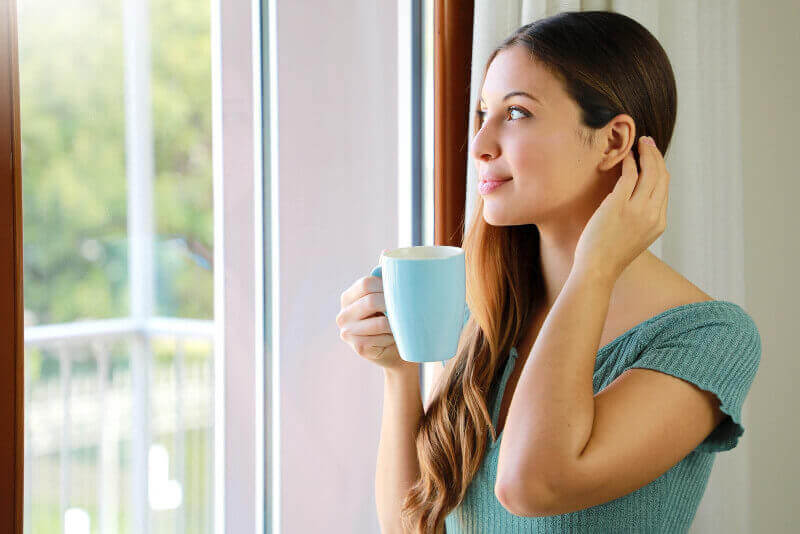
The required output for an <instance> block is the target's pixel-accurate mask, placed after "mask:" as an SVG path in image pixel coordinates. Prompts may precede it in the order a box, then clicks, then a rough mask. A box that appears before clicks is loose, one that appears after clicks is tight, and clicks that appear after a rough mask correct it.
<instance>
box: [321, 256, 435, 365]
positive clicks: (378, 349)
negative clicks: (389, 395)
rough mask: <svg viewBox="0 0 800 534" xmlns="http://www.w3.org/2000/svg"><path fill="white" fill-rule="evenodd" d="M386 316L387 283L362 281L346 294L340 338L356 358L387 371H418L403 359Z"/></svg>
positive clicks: (367, 278) (377, 279)
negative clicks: (385, 288) (384, 286)
mask: <svg viewBox="0 0 800 534" xmlns="http://www.w3.org/2000/svg"><path fill="white" fill-rule="evenodd" d="M387 250H389V249H383V252H386V251H387ZM385 313H386V301H385V300H384V298H383V280H382V279H381V278H380V277H379V276H364V277H361V278H359V279H358V280H356V281H355V282H354V283H353V285H351V286H350V287H349V288H347V290H345V292H344V293H342V297H341V311H339V314H338V315H337V316H336V325H337V326H338V327H339V337H340V338H341V339H342V341H344V342H346V343H347V344H348V345H350V346H351V347H352V348H353V350H354V351H355V352H356V354H358V355H359V356H361V357H362V358H364V359H366V360H369V361H370V362H372V363H375V364H378V365H380V366H381V367H383V368H384V369H386V370H391V371H394V370H412V371H414V370H417V371H418V370H419V364H418V363H416V362H407V361H406V360H404V359H402V358H401V357H400V353H399V352H398V351H397V345H396V344H395V340H394V335H392V330H391V328H390V327H389V319H388V318H387V317H386V315H385Z"/></svg>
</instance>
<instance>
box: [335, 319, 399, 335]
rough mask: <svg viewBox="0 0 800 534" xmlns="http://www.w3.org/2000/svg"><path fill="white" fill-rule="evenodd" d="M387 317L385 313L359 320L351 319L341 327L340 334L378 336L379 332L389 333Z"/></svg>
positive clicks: (390, 331)
mask: <svg viewBox="0 0 800 534" xmlns="http://www.w3.org/2000/svg"><path fill="white" fill-rule="evenodd" d="M391 333H392V329H391V328H390V327H389V319H388V318H387V317H386V316H385V315H378V316H377V317H369V318H367V319H361V320H360V321H352V322H351V323H349V324H347V325H346V326H345V327H344V328H342V332H341V336H342V339H344V337H345V336H378V335H381V334H391Z"/></svg>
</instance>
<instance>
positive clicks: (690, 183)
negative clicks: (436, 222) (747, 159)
mask: <svg viewBox="0 0 800 534" xmlns="http://www.w3.org/2000/svg"><path fill="white" fill-rule="evenodd" d="M589 10H606V11H614V12H617V13H622V14H624V15H627V16H629V17H631V18H633V19H635V20H637V21H638V22H639V23H640V24H642V25H643V26H645V27H646V28H647V29H648V30H649V31H650V32H651V33H652V34H653V35H654V36H655V37H656V38H657V39H658V40H659V42H660V43H661V45H662V46H663V47H664V49H665V50H666V52H667V55H668V56H669V59H670V62H671V63H672V68H673V71H674V73H675V78H676V83H677V87H678V114H677V122H676V125H675V130H674V133H673V138H672V141H671V143H670V147H669V150H668V152H667V154H666V163H667V168H668V169H669V171H670V175H671V177H672V178H671V182H670V200H669V210H668V221H667V228H666V231H665V232H664V234H663V235H662V236H661V237H660V238H659V239H658V240H657V241H656V242H655V243H653V245H652V246H651V247H650V251H651V252H652V253H653V254H656V255H657V256H659V257H660V258H661V259H662V260H664V261H665V262H666V263H668V264H669V265H670V266H672V268H674V269H675V270H677V271H678V272H680V273H681V274H682V275H683V276H685V277H686V278H688V279H689V280H690V281H692V282H693V283H694V284H696V285H697V286H698V287H700V288H701V289H703V290H704V291H705V292H707V293H709V294H710V295H711V296H712V297H714V298H717V299H724V300H730V301H732V302H736V303H737V304H739V305H740V306H742V307H744V296H745V288H744V228H743V222H742V221H743V206H742V161H741V130H740V128H741V126H740V124H741V117H740V115H739V85H738V84H739V70H738V69H739V26H738V25H739V20H738V1H726V0H703V1H702V2H700V0H663V1H658V0H648V1H638V0H600V1H598V0H595V1H586V0H584V1H580V0H573V1H560V2H555V1H552V0H551V1H548V0H476V2H475V16H474V34H473V46H472V61H473V63H472V65H473V68H472V76H471V81H472V84H471V95H470V102H469V104H470V111H471V110H472V109H473V107H474V105H475V102H476V99H477V91H478V84H479V83H480V81H481V75H482V72H483V67H484V65H485V63H486V60H487V58H488V57H489V54H490V53H491V51H492V50H493V49H494V47H495V46H497V45H498V44H499V43H500V42H501V41H502V40H503V39H504V38H505V37H506V36H508V35H509V34H510V33H512V32H513V31H514V30H515V29H517V28H518V27H519V26H522V25H524V24H527V23H529V22H532V21H534V20H537V19H539V18H543V17H546V16H550V15H554V14H556V13H558V12H561V11H589ZM472 115H473V114H472V113H470V120H473V119H474V117H473V116H472ZM471 131H472V128H471V125H470V132H471ZM467 169H468V173H467V180H468V182H467V206H466V209H467V217H466V219H467V224H469V220H470V217H469V215H470V214H471V212H472V210H473V209H474V204H475V199H476V180H477V177H476V176H475V165H474V162H473V161H472V160H471V158H470V161H469V162H468V165H467ZM748 412H749V411H748V409H747V403H745V405H744V407H743V421H744V427H745V428H747V426H748V425H747V421H748ZM747 438H748V434H747V432H745V434H744V435H743V436H742V439H741V440H740V441H739V445H738V446H737V447H736V448H735V449H733V450H731V451H726V452H723V453H719V454H717V458H716V461H715V464H714V468H713V471H712V473H711V479H710V480H709V483H708V487H707V489H706V492H705V495H704V497H703V501H702V502H701V504H700V508H699V509H698V511H697V515H696V517H695V520H694V523H693V525H692V529H691V531H690V532H692V533H716V532H726V533H738V532H742V533H744V532H748V531H749V528H748V527H749V520H750V502H749V498H748V495H749V487H750V483H749V481H750V475H749V465H748V462H747V459H748V454H747V448H748V439H747Z"/></svg>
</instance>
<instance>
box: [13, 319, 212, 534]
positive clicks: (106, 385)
mask: <svg viewBox="0 0 800 534" xmlns="http://www.w3.org/2000/svg"><path fill="white" fill-rule="evenodd" d="M156 340H158V341H160V342H161V344H163V343H164V342H165V341H169V340H171V341H172V345H173V347H174V352H173V355H172V356H173V359H172V365H170V366H168V367H165V366H161V365H159V366H154V365H153V364H152V363H153V356H152V354H153V351H152V347H153V342H154V341H156ZM120 343H129V344H131V345H133V344H138V346H139V347H140V348H141V347H144V348H145V350H130V351H128V353H129V354H130V358H131V361H130V362H129V364H130V365H129V369H125V370H123V371H119V370H117V371H115V372H114V373H113V374H112V373H110V366H111V364H112V361H111V358H112V348H113V347H115V346H118V345H119V344H120ZM197 345H201V346H202V347H204V348H205V350H204V352H206V354H207V355H206V357H204V358H199V359H198V358H194V359H193V360H192V362H194V363H190V364H187V362H186V352H187V350H186V349H187V347H188V346H191V347H193V349H194V350H196V348H197ZM25 347H26V355H27V353H28V351H29V350H30V349H34V348H37V349H41V350H42V351H44V352H47V353H49V354H53V355H55V356H56V357H57V359H58V361H59V378H58V380H39V381H37V382H36V383H33V384H31V383H28V382H29V378H28V375H29V373H27V372H26V386H25V390H26V406H25V432H26V437H25V465H26V479H28V478H33V476H34V475H32V473H35V472H38V471H35V470H37V469H42V466H49V465H51V464H52V463H53V462H47V461H46V460H45V459H46V458H48V457H54V456H55V454H58V456H59V461H58V484H57V485H58V501H59V504H60V506H59V508H60V518H59V519H60V521H61V526H62V528H61V529H60V530H61V532H64V533H65V534H84V532H85V534H89V532H90V531H92V532H93V531H97V532H100V533H101V534H110V533H114V532H118V531H119V530H120V528H121V527H123V525H120V524H119V522H120V521H126V519H124V518H131V517H132V516H134V515H135V510H133V508H134V507H135V506H136V503H139V502H142V500H146V502H148V504H149V509H150V510H153V511H160V510H174V511H175V514H174V521H175V523H174V526H172V525H171V526H170V527H168V528H167V530H169V531H173V532H176V533H177V534H183V533H184V532H186V531H187V530H191V531H192V532H201V531H205V532H211V526H212V525H213V517H212V511H213V506H212V497H213V493H212V492H213V488H212V487H211V481H212V480H213V476H212V473H213V471H212V464H211V462H212V461H213V453H212V450H213V407H212V399H213V347H214V322H213V321H208V320H192V319H174V318H161V317H156V318H151V319H148V320H145V321H135V320H132V319H109V320H92V321H79V322H74V323H67V324H55V325H46V326H29V327H26V329H25ZM137 355H138V356H137ZM137 357H140V358H141V357H143V358H144V359H145V361H143V362H141V361H140V362H137V361H133V359H134V358H137ZM87 361H88V363H93V364H94V365H95V366H96V373H94V375H92V374H91V373H90V374H88V375H87V374H86V373H81V374H80V376H78V375H74V376H73V364H74V363H75V362H82V363H84V364H85V363H87ZM136 369H139V370H140V371H139V376H140V377H139V378H138V379H137V371H136ZM141 370H145V371H147V372H146V373H145V374H141ZM142 376H144V377H145V378H146V379H142V378H141V377H142ZM142 400H145V402H142ZM151 407H152V408H151ZM142 427H146V428H142ZM193 430H200V431H201V432H200V434H201V435H203V436H204V439H205V441H206V445H205V449H206V453H205V454H204V455H203V456H204V461H205V465H200V466H195V468H194V469H195V470H198V469H199V470H201V471H205V473H204V476H203V477H202V478H205V480H206V483H205V484H203V486H204V487H205V495H204V497H203V498H202V499H201V500H203V501H204V502H201V503H197V505H196V506H195V507H193V510H187V508H186V506H185V500H184V493H185V492H186V488H187V485H186V484H187V477H186V448H185V436H186V435H187V432H191V431H193ZM142 434H143V435H146V436H156V437H157V436H169V435H171V436H173V440H174V441H173V443H172V445H173V447H172V448H173V449H174V452H173V456H174V457H173V458H172V459H170V458H169V455H168V454H167V449H166V447H165V446H164V445H163V444H161V443H159V442H158V440H156V439H152V438H151V439H146V440H142V439H138V440H137V439H134V437H135V436H137V435H142ZM124 443H130V444H131V447H136V446H137V444H138V446H139V447H146V450H140V451H138V454H136V453H135V452H136V451H133V450H131V458H132V459H133V461H132V464H131V466H130V469H131V470H134V469H143V468H146V481H147V484H146V485H145V486H144V487H131V488H127V491H125V493H126V494H131V497H132V498H131V504H130V506H125V505H123V510H122V511H120V510H118V504H119V498H120V497H119V488H120V487H121V485H122V484H123V482H122V481H123V480H126V481H128V480H131V477H130V476H125V473H121V472H120V470H121V466H122V464H121V461H120V458H119V451H120V446H121V445H122V444H124ZM78 449H84V450H96V451H97V457H96V458H97V459H96V465H95V466H94V469H95V477H96V480H94V484H92V483H91V482H89V483H88V484H87V482H86V481H85V480H82V484H80V487H82V488H85V487H90V488H91V487H92V486H94V488H92V489H93V490H94V492H95V498H94V499H92V498H91V497H88V496H86V495H81V496H80V497H81V498H80V499H77V500H79V501H80V502H81V503H85V502H91V501H95V502H94V506H93V507H81V506H79V505H76V506H73V497H74V496H73V488H74V487H75V486H76V484H74V483H73V480H72V472H71V471H72V465H73V461H72V456H73V451H75V450H78ZM136 458H147V460H146V465H137V462H136ZM48 478H54V473H50V475H49V476H48V474H47V473H45V475H44V476H43V477H39V478H38V479H37V480H31V481H30V482H29V481H28V480H26V482H25V505H26V511H25V515H26V517H28V518H30V519H32V520H34V521H35V519H34V516H35V515H36V513H35V511H34V510H32V509H31V507H36V508H37V509H38V508H39V506H38V505H41V508H42V509H45V508H46V506H45V505H44V504H45V503H37V502H35V501H36V500H37V499H41V500H46V499H47V497H46V495H47V493H48V492H53V493H54V492H55V488H54V487H52V486H53V485H52V484H50V485H49V486H50V487H41V486H44V485H45V484H42V483H41V482H39V484H38V485H37V483H36V482H37V481H39V480H41V481H48ZM195 478H196V477H195ZM134 480H135V478H134ZM132 485H133V486H136V484H132ZM124 489H126V488H123V490H124ZM32 492H33V493H32ZM136 492H138V493H139V495H133V494H134V493H136ZM142 493H144V494H142ZM87 508H93V509H94V510H96V513H95V515H96V516H97V517H96V518H95V521H96V522H97V525H98V527H97V528H90V523H91V515H90V510H87ZM194 508H196V511H195V510H194ZM32 512H33V514H32ZM120 512H121V513H120ZM198 514H200V516H201V517H197V515H198ZM203 516H204V517H203ZM187 520H191V521H194V522H195V524H194V526H193V527H192V528H187ZM201 525H202V528H201V529H199V530H198V527H200V526H201ZM126 526H127V525H126ZM25 527H26V532H33V531H34V530H35V528H34V525H32V521H26V523H25Z"/></svg>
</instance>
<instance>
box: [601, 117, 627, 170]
mask: <svg viewBox="0 0 800 534" xmlns="http://www.w3.org/2000/svg"><path fill="white" fill-rule="evenodd" d="M600 140H601V146H602V148H603V154H602V156H601V159H600V163H598V168H599V169H600V170H602V171H608V170H611V169H613V168H614V167H616V166H617V165H619V163H620V162H622V160H623V159H625V156H626V155H627V154H628V152H630V151H631V150H633V148H634V146H635V145H636V123H635V122H634V120H633V119H632V118H631V116H630V115H628V114H626V113H621V114H619V115H617V116H616V117H614V118H613V119H611V120H610V121H609V122H608V124H606V125H605V127H603V129H602V133H601V134H600ZM634 155H636V153H634Z"/></svg>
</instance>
